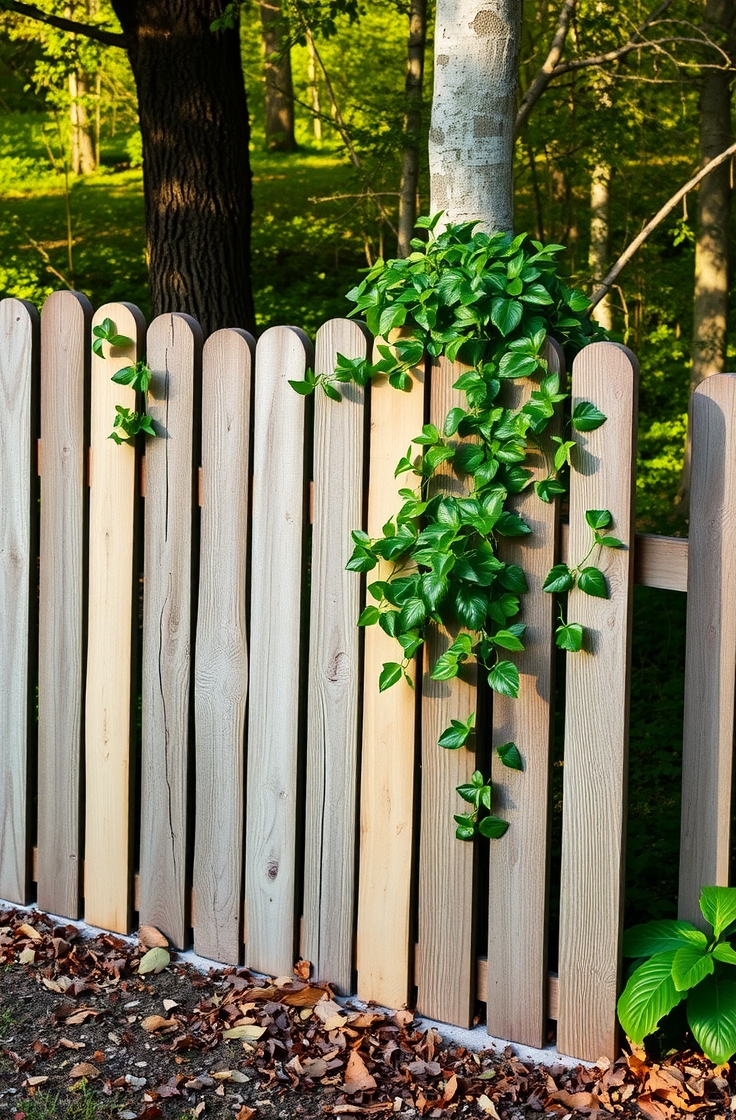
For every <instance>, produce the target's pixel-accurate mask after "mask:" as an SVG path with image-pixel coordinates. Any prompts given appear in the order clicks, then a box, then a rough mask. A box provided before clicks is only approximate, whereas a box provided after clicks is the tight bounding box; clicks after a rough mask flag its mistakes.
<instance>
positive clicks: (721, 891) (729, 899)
mask: <svg viewBox="0 0 736 1120" xmlns="http://www.w3.org/2000/svg"><path fill="white" fill-rule="evenodd" d="M700 909H701V910H702V912H703V917H704V918H705V920H706V921H707V922H710V924H711V925H712V926H713V933H714V934H715V936H716V937H720V936H721V934H722V933H723V931H724V929H727V928H728V926H730V925H731V922H733V921H736V887H703V890H702V892H701V894H700Z"/></svg>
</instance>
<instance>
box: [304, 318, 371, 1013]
mask: <svg viewBox="0 0 736 1120" xmlns="http://www.w3.org/2000/svg"><path fill="white" fill-rule="evenodd" d="M368 345H369V344H368V340H367V338H366V336H365V334H364V333H363V331H362V330H361V328H360V327H359V326H358V324H357V323H352V322H350V320H348V319H333V320H331V321H330V322H329V323H326V324H325V325H324V326H323V327H321V328H320V330H319V332H318V334H317V345H316V352H315V372H316V373H317V374H328V375H329V374H331V373H332V371H333V370H334V369H335V366H336V364H337V356H338V354H342V355H344V356H345V357H346V358H365V357H367V356H368ZM363 395H364V394H363V390H362V389H361V388H359V387H358V386H356V385H347V386H345V387H344V388H343V391H342V400H341V401H334V400H330V399H329V398H328V397H327V395H326V394H325V393H323V392H321V391H320V392H319V393H318V395H317V399H316V401H315V417H314V472H313V473H314V503H313V515H312V570H311V611H310V631H311V633H310V642H309V693H308V700H309V710H308V716H307V782H306V813H305V825H306V830H305V843H304V931H303V940H302V947H301V949H302V953H303V954H304V955H305V956H306V958H307V959H308V960H309V961H311V962H312V965H313V968H314V975H315V976H316V977H319V978H320V979H323V980H330V981H332V982H333V983H334V984H335V985H336V986H337V988H338V990H339V991H341V992H342V993H343V994H344V995H347V994H349V993H350V992H351V991H352V987H353V925H354V917H355V855H354V853H355V833H356V814H357V787H358V714H359V712H358V702H359V685H360V648H359V640H358V639H359V634H358V629H357V626H356V622H357V619H358V615H359V613H360V577H359V576H358V575H357V573H355V572H348V571H346V570H345V565H346V564H347V562H348V560H349V559H350V553H351V551H352V549H351V542H350V533H351V530H353V529H356V528H360V526H361V521H362V512H363V429H364V409H363Z"/></svg>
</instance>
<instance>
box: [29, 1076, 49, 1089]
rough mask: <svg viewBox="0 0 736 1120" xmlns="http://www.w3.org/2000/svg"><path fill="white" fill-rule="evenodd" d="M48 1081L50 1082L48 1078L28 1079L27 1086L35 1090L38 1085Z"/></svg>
mask: <svg viewBox="0 0 736 1120" xmlns="http://www.w3.org/2000/svg"><path fill="white" fill-rule="evenodd" d="M46 1081H48V1077H27V1078H26V1085H28V1087H29V1088H30V1089H33V1088H34V1087H35V1086H36V1085H43V1084H44V1083H45V1082H46Z"/></svg>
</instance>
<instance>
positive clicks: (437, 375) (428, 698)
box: [417, 358, 477, 1027]
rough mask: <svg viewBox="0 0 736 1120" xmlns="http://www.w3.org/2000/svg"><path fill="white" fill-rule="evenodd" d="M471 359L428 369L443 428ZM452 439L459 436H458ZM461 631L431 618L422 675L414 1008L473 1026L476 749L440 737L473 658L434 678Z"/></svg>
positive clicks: (463, 700)
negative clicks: (465, 819)
mask: <svg viewBox="0 0 736 1120" xmlns="http://www.w3.org/2000/svg"><path fill="white" fill-rule="evenodd" d="M466 368H467V367H465V366H462V365H460V364H459V363H457V362H455V363H452V362H448V361H446V360H445V359H444V358H441V359H440V360H439V362H438V363H437V364H436V365H433V366H432V369H431V372H430V405H429V419H430V422H431V423H433V424H435V425H436V426H437V427H438V428H439V430H440V431H442V428H443V425H444V422H445V416H446V415H447V413H448V412H449V410H450V409H451V408H454V407H455V406H461V407H462V406H464V405H465V404H466V399H465V394H464V393H461V392H460V391H459V390H457V389H453V388H452V385H453V382H454V381H456V380H457V378H458V377H459V376H460V374H461V373H463V372H465V370H466ZM453 442H455V441H453ZM440 486H441V489H442V490H443V491H444V492H447V493H452V494H455V495H456V496H459V497H461V496H463V495H464V494H465V493H466V492H467V484H466V483H465V482H464V481H461V480H460V479H458V478H457V477H456V476H455V474H454V473H453V472H452V469H451V467H448V466H447V464H442V466H441V467H440V468H439V469H438V470H437V472H436V473H435V475H434V476H433V488H434V489H439V488H440ZM455 636H456V635H455V634H454V633H453V634H450V633H449V632H448V631H447V630H446V629H444V627H439V626H434V625H430V626H429V627H428V629H427V640H426V643H425V647H424V675H423V678H422V791H421V826H420V837H419V950H420V954H421V973H420V977H419V984H418V988H417V1009H418V1010H419V1012H420V1013H421V1014H422V1015H428V1016H430V1017H431V1018H433V1019H441V1020H442V1021H443V1022H446V1023H454V1024H456V1025H457V1026H461V1027H469V1026H470V1024H471V1022H472V1019H473V1005H474V1002H475V894H476V891H475V886H476V883H475V845H474V844H463V843H460V842H459V841H458V840H457V839H456V838H455V827H456V826H455V822H454V820H453V814H454V813H462V812H464V811H465V810H464V808H463V806H464V802H462V801H461V799H460V796H459V794H457V793H456V792H455V787H456V786H459V785H461V784H462V783H465V782H468V781H469V780H470V776H471V774H472V773H473V771H474V770H475V769H476V765H477V763H476V756H475V753H474V752H473V751H471V750H468V749H466V748H465V747H463V748H461V749H460V750H457V751H448V750H444V749H443V748H442V747H439V746H438V745H437V741H438V739H439V737H440V735H441V734H442V732H443V731H444V730H445V729H446V728H447V727H449V726H450V720H452V719H459V720H466V719H467V718H468V716H469V715H470V713H471V712H475V711H477V690H476V681H477V673H476V669H475V662H473V663H472V665H470V664H468V665H467V666H466V667H464V668H463V669H462V670H461V674H462V676H458V677H456V678H455V679H454V680H450V681H433V680H432V679H431V677H430V671H431V668H432V666H433V665H434V663H435V662H436V660H437V658H438V657H439V656H440V655H441V654H443V653H444V652H445V650H446V649H447V647H448V646H449V645H450V643H451V642H452V641H453V639H454V637H455Z"/></svg>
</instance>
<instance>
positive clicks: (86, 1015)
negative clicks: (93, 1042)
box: [64, 1007, 102, 1027]
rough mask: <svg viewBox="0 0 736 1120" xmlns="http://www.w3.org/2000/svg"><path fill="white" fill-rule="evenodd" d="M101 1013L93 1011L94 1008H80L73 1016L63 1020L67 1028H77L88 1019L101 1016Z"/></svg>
mask: <svg viewBox="0 0 736 1120" xmlns="http://www.w3.org/2000/svg"><path fill="white" fill-rule="evenodd" d="M101 1014H102V1012H101V1011H95V1009H94V1007H80V1008H79V1011H75V1012H74V1014H73V1015H69V1016H67V1018H66V1019H65V1020H64V1021H65V1022H66V1023H67V1025H68V1026H72V1027H78V1026H79V1025H80V1023H86V1022H87V1020H88V1019H96V1018H97V1016H98V1015H101Z"/></svg>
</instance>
